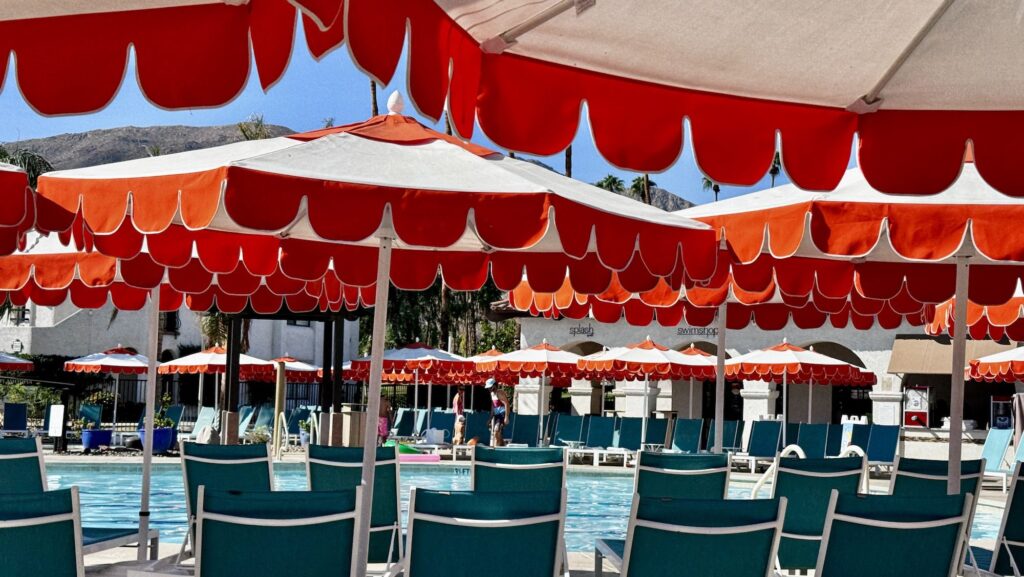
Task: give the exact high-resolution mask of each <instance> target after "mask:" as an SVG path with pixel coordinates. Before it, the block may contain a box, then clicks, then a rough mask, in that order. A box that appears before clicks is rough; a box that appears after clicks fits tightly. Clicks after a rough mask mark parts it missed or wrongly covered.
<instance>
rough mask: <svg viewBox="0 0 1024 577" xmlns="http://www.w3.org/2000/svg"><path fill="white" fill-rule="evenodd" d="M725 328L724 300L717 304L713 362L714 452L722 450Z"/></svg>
mask: <svg viewBox="0 0 1024 577" xmlns="http://www.w3.org/2000/svg"><path fill="white" fill-rule="evenodd" d="M725 329H726V301H722V304H720V305H718V357H717V359H716V362H715V439H714V441H715V443H714V448H713V450H714V452H715V453H721V452H722V439H723V438H724V434H725V432H724V431H723V430H722V429H723V427H724V425H725Z"/></svg>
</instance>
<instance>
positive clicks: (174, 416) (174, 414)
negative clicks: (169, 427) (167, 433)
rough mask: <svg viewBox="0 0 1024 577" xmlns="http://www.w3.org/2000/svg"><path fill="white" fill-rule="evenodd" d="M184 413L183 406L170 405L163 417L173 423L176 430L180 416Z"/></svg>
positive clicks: (179, 422)
mask: <svg viewBox="0 0 1024 577" xmlns="http://www.w3.org/2000/svg"><path fill="white" fill-rule="evenodd" d="M184 413H185V407H184V405H171V406H170V407H167V412H166V413H165V415H166V416H167V418H168V419H170V420H171V422H173V423H174V428H175V429H177V428H178V425H180V424H181V416H182V415H183V414H184Z"/></svg>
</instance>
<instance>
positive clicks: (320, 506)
mask: <svg viewBox="0 0 1024 577" xmlns="http://www.w3.org/2000/svg"><path fill="white" fill-rule="evenodd" d="M361 490H362V489H361V488H358V489H355V490H352V491H317V492H308V491H280V492H269V491H267V492H263V491H253V492H249V491H218V490H214V489H208V488H206V487H203V489H201V490H200V492H199V494H198V500H199V504H198V514H197V518H196V527H197V532H196V546H195V552H196V574H197V575H200V574H201V575H202V576H203V577H234V576H237V575H245V576H246V577H271V576H276V575H292V574H295V572H296V567H300V566H301V572H302V574H304V575H339V576H341V577H347V576H348V575H351V574H352V573H353V572H354V567H353V555H352V537H353V533H354V531H355V525H356V511H357V506H358V503H359V494H360V491H361ZM299 552H301V553H299ZM297 555H301V558H299V557H297Z"/></svg>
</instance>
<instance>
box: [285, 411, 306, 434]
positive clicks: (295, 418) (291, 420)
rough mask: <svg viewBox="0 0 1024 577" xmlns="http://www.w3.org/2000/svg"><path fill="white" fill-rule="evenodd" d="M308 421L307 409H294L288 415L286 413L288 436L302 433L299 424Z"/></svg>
mask: <svg viewBox="0 0 1024 577" xmlns="http://www.w3.org/2000/svg"><path fill="white" fill-rule="evenodd" d="M307 420H309V408H308V407H295V408H294V409H292V411H291V412H290V413H288V421H287V423H288V434H289V435H298V434H299V433H301V432H302V428H301V427H299V423H301V422H302V421H307Z"/></svg>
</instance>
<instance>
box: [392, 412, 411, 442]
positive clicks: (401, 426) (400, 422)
mask: <svg viewBox="0 0 1024 577" xmlns="http://www.w3.org/2000/svg"><path fill="white" fill-rule="evenodd" d="M415 426H416V412H415V411H414V410H412V409H406V408H401V409H398V413H397V414H396V415H395V426H394V427H393V428H392V429H391V438H393V439H395V440H399V439H411V438H412V437H413V427H415Z"/></svg>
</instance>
